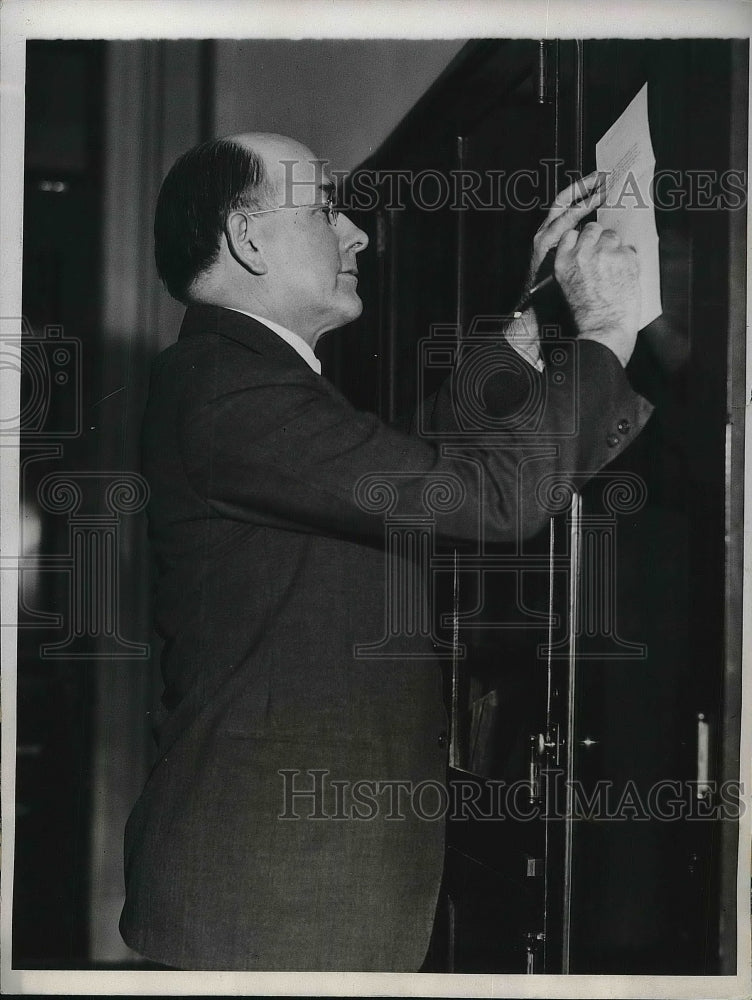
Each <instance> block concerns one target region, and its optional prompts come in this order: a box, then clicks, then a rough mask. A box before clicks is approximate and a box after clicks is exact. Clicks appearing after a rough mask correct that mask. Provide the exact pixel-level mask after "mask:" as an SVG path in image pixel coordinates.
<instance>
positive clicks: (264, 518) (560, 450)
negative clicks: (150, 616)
mask: <svg viewBox="0 0 752 1000" xmlns="http://www.w3.org/2000/svg"><path fill="white" fill-rule="evenodd" d="M499 350H500V352H501V354H500V355H499V358H500V359H506V360H502V361H501V362H497V363H496V364H495V365H489V364H488V361H487V359H485V360H484V359H480V360H478V359H477V358H476V359H475V361H474V362H473V364H475V367H476V368H477V369H478V371H479V372H480V373H481V374H480V376H477V375H476V374H475V373H474V371H473V370H472V368H468V369H467V370H466V371H465V373H464V374H463V364H464V362H462V363H460V364H458V366H457V368H456V369H455V371H454V373H453V375H452V376H451V377H450V378H449V379H447V381H446V382H445V383H444V384H443V385H442V387H441V389H440V390H439V392H438V393H437V394H436V396H435V397H434V398H433V399H432V400H431V401H430V402H429V403H428V404H427V405H426V406H424V407H423V410H422V412H421V414H420V416H419V419H418V420H417V421H416V425H415V427H414V433H413V434H406V433H402V432H400V431H398V430H395V429H393V428H391V427H389V426H387V425H385V424H384V423H382V422H381V421H380V420H379V419H378V418H377V417H375V416H374V415H372V414H369V413H364V412H361V411H358V410H356V409H354V408H353V407H352V406H351V405H350V404H349V403H348V402H347V401H346V400H345V399H344V397H343V396H341V395H340V394H339V393H338V392H337V391H336V390H335V389H334V388H333V387H332V386H331V385H330V384H329V383H328V382H327V381H326V380H324V379H321V378H319V377H317V376H315V375H314V374H313V373H310V374H309V373H308V372H307V371H303V370H302V369H301V368H300V367H295V368H284V367H283V368H279V369H277V370H274V371H269V370H265V371H264V373H263V374H262V375H260V374H259V373H258V371H256V372H252V373H250V374H248V373H244V372H243V371H242V369H241V367H240V366H237V365H236V366H234V367H233V369H232V370H231V371H228V370H215V372H214V377H213V378H209V379H205V380H203V382H202V383H198V382H197V383H196V384H197V385H199V384H202V385H204V386H206V385H207V384H208V385H209V386H211V385H214V386H216V387H217V388H215V389H214V390H211V389H210V391H208V392H206V391H204V392H203V393H202V394H200V395H199V394H198V393H196V392H191V391H190V387H189V391H188V392H187V394H186V401H185V404H184V407H183V415H182V419H181V421H180V428H179V435H180V445H181V451H182V458H183V463H184V467H185V470H186V473H187V475H188V478H189V481H190V482H191V485H192V487H193V489H194V490H195V491H196V492H197V494H198V495H199V497H200V498H201V499H202V500H203V501H204V503H205V504H206V506H207V510H208V512H209V514H210V516H212V515H213V516H218V517H223V518H232V519H237V520H239V521H245V522H252V523H255V524H258V525H267V526H274V527H281V528H288V529H290V530H297V531H306V532H313V533H318V534H321V533H325V534H333V535H347V536H352V537H359V538H363V539H369V538H370V539H378V540H382V539H383V524H384V516H385V514H387V513H389V514H390V515H391V516H400V517H407V518H416V517H425V516H426V515H427V514H431V515H436V517H435V523H436V527H437V532H438V534H439V535H440V536H442V537H444V538H446V539H451V540H457V541H460V540H468V541H473V540H475V539H477V538H478V536H479V534H482V535H483V536H484V537H485V538H486V539H488V540H489V541H511V540H514V539H515V538H519V537H526V536H529V535H532V534H534V533H535V532H537V531H538V530H540V528H541V527H542V526H543V525H544V524H545V523H546V522H547V519H548V517H549V516H550V514H551V509H550V507H549V506H547V504H546V502H545V498H544V496H543V494H544V493H545V492H546V489H545V488H544V487H545V484H547V483H548V484H550V483H551V482H552V477H553V478H554V479H556V480H557V481H562V482H564V481H567V480H570V479H575V480H576V482H577V484H578V485H580V484H581V483H582V481H583V477H586V476H588V475H592V474H593V473H595V472H596V471H598V470H599V469H601V468H602V467H603V466H604V465H605V464H606V463H607V462H609V461H610V460H611V459H613V458H614V457H615V456H616V455H618V454H619V453H620V451H622V450H623V448H624V447H626V446H627V445H628V444H629V442H630V441H631V440H632V439H633V438H634V436H635V435H636V434H637V433H638V432H639V430H640V429H641V428H642V426H643V425H644V424H645V422H646V420H647V419H648V416H649V415H650V412H651V409H652V408H651V406H650V404H649V403H647V402H646V401H645V400H644V399H642V398H641V397H639V396H637V395H636V394H635V393H634V392H633V390H632V389H631V388H630V386H629V383H628V382H627V379H626V377H625V375H624V372H623V370H622V368H621V366H620V364H619V362H618V360H617V359H616V357H615V356H614V355H613V354H612V352H611V351H609V350H608V349H607V348H605V347H603V346H601V345H599V344H596V343H593V342H590V341H576V342H574V343H573V344H570V345H569V354H568V358H567V362H566V364H562V365H561V366H560V369H561V370H557V368H556V366H555V365H552V366H547V368H546V371H545V373H543V374H539V373H538V372H537V371H535V370H534V369H532V368H531V367H530V366H527V365H525V363H524V362H521V364H515V363H510V361H509V358H508V357H507V355H506V354H505V353H504V352H505V351H506V352H508V353H509V354H510V355H511V354H512V353H513V352H511V349H510V348H508V347H506V348H504V347H500V348H499ZM468 364H469V362H468ZM525 369H527V370H528V373H532V374H525Z"/></svg>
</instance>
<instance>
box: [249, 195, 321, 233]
mask: <svg viewBox="0 0 752 1000" xmlns="http://www.w3.org/2000/svg"><path fill="white" fill-rule="evenodd" d="M300 208H311V209H315V208H320V209H321V210H322V211H323V212H325V213H326V218H327V221H328V222H329V225H331V226H336V224H337V217H338V216H339V209H338V208H337V204H336V201H335V198H334V195H330V197H329V198H327V200H326V201H323V202H316V203H314V204H313V205H280V206H279V208H262V209H261V210H260V211H258V212H244V211H243V209H242V208H237V209H235V211H236V212H240V213H241V215H245V216H247V217H248V218H250V217H251V216H253V215H270V214H271V213H272V212H291V211H297V210H298V209H300Z"/></svg>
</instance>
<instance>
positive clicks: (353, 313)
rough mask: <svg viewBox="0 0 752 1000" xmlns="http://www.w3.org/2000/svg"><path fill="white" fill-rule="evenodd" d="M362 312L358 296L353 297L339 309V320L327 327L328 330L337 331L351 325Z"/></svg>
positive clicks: (361, 304)
mask: <svg viewBox="0 0 752 1000" xmlns="http://www.w3.org/2000/svg"><path fill="white" fill-rule="evenodd" d="M362 312H363V303H362V301H361V300H360V298H359V296H357V295H355V296H353V297H352V298H351V299H350V301H349V302H348V303H347V304H346V305H344V306H343V307H342V309H340V314H339V318H338V319H337V321H336V322H335V323H332V325H331V326H330V327H329V330H339V328H340V327H341V326H347V324H348V323H352V322H353V320H356V319H357V318H358V316H360V314H361V313H362Z"/></svg>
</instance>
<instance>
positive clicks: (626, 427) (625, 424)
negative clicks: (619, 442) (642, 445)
mask: <svg viewBox="0 0 752 1000" xmlns="http://www.w3.org/2000/svg"><path fill="white" fill-rule="evenodd" d="M616 429H617V430H618V432H619V433H620V434H629V432H630V431H631V430H632V425H631V424H630V422H629V421H628V420H626V419H624V420H620V421H619V423H618V424H617V425H616Z"/></svg>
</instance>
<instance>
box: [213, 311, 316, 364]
mask: <svg viewBox="0 0 752 1000" xmlns="http://www.w3.org/2000/svg"><path fill="white" fill-rule="evenodd" d="M225 308H227V309H232V311H233V312H238V313H242V314H243V315H244V316H250V318H251V319H255V320H256V321H257V322H258V323H263V325H264V326H266V327H268V328H269V329H270V330H271V331H272V333H276V334H277V336H278V337H281V338H282V340H284V341H286V342H287V343H288V344H289V345H290V347H292V348H293V349H294V350H296V351H297V352H298V354H299V355H300V356H301V358H302V359H303V360H304V361H305V362H306V364H308V365H310V367H311V368H312V369H313V370H314V371H315V372H316V374H317V375H320V374H321V362H320V361H319V359H318V358H317V357H316V355H315V354H314V353H313V350H312V348H311V345H310V344H308V343H306V341H305V340H303V338H302V337H301V336H300V334H298V333H293V332H292V330H288V329H287V328H286V327H284V326H280V325H279V323H275V322H274V321H273V320H271V319H267V318H266V317H265V316H257V315H256V314H255V313H249V312H246V311H245V309H234V308H233V307H232V306H226V307H225Z"/></svg>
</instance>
